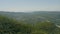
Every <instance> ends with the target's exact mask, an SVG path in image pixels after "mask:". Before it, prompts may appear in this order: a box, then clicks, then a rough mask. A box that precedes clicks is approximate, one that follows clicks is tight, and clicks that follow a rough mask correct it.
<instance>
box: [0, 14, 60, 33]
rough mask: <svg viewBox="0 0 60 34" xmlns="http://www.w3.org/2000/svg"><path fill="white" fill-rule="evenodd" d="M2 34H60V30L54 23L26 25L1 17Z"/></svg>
mask: <svg viewBox="0 0 60 34" xmlns="http://www.w3.org/2000/svg"><path fill="white" fill-rule="evenodd" d="M0 34H60V28H58V27H57V26H56V25H55V24H54V23H50V22H37V23H35V24H29V23H24V22H22V21H19V22H18V21H17V20H16V19H12V18H8V17H5V16H1V15H0Z"/></svg>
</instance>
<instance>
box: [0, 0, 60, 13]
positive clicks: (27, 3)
mask: <svg viewBox="0 0 60 34" xmlns="http://www.w3.org/2000/svg"><path fill="white" fill-rule="evenodd" d="M0 11H10V12H30V11H60V0H0Z"/></svg>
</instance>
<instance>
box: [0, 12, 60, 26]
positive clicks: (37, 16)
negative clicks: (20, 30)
mask: <svg viewBox="0 0 60 34" xmlns="http://www.w3.org/2000/svg"><path fill="white" fill-rule="evenodd" d="M0 15H5V16H9V17H11V18H15V19H16V20H18V21H23V22H24V23H32V24H34V23H36V22H44V21H47V22H53V23H55V24H58V25H60V12H59V11H35V12H4V11H0Z"/></svg>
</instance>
